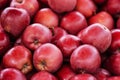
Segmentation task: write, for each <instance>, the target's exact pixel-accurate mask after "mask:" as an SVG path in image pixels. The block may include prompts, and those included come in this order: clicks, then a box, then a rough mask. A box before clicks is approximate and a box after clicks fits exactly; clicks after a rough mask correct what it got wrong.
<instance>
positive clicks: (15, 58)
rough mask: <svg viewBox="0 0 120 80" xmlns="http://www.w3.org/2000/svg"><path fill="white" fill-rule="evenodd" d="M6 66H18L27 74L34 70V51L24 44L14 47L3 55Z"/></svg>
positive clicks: (17, 67)
mask: <svg viewBox="0 0 120 80" xmlns="http://www.w3.org/2000/svg"><path fill="white" fill-rule="evenodd" d="M3 65H4V66H5V68H16V69H19V70H20V71H21V72H22V73H24V74H27V73H28V72H30V71H31V70H32V53H31V52H30V50H28V49H27V48H25V47H24V46H15V47H12V48H11V49H10V50H8V52H7V53H6V54H5V55H4V56H3Z"/></svg>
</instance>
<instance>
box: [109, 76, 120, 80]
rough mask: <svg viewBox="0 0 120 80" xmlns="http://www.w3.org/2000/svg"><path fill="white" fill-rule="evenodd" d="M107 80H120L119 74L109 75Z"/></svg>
mask: <svg viewBox="0 0 120 80" xmlns="http://www.w3.org/2000/svg"><path fill="white" fill-rule="evenodd" d="M107 80H120V76H111V77H109V78H107Z"/></svg>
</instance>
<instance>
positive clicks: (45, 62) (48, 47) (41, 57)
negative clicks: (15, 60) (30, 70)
mask: <svg viewBox="0 0 120 80" xmlns="http://www.w3.org/2000/svg"><path fill="white" fill-rule="evenodd" d="M62 62H63V56H62V52H61V51H60V49H59V48H57V47H56V46H55V45H54V44H51V43H45V44H43V45H41V46H40V47H39V48H37V49H36V50H35V52H34V54H33V64H34V66H35V68H36V69H37V70H38V71H40V70H46V71H48V72H52V73H53V72H56V71H57V70H58V69H59V68H60V67H61V65H62Z"/></svg>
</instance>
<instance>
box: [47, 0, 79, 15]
mask: <svg viewBox="0 0 120 80" xmlns="http://www.w3.org/2000/svg"><path fill="white" fill-rule="evenodd" d="M76 3H77V0H48V4H49V6H50V8H51V9H53V10H54V11H56V12H57V13H63V12H69V11H72V10H73V9H74V8H75V6H76Z"/></svg>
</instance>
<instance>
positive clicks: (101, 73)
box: [93, 68, 111, 80]
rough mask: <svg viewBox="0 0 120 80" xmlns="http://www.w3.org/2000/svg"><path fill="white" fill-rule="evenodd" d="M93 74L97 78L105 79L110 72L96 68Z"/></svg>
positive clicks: (99, 79) (98, 79)
mask: <svg viewBox="0 0 120 80" xmlns="http://www.w3.org/2000/svg"><path fill="white" fill-rule="evenodd" d="M93 75H94V76H95V77H96V79H97V80H107V78H108V77H110V76H111V74H110V72H109V71H107V70H106V69H104V68H99V69H97V70H96V72H95V73H94V74H93Z"/></svg>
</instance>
